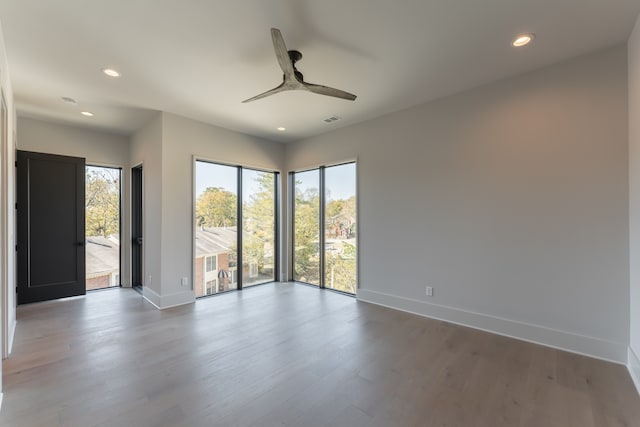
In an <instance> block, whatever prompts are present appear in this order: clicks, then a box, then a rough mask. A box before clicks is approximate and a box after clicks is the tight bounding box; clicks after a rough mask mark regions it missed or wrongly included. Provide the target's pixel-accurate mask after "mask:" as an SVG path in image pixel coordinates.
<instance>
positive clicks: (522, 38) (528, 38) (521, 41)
mask: <svg viewBox="0 0 640 427" xmlns="http://www.w3.org/2000/svg"><path fill="white" fill-rule="evenodd" d="M535 38H536V35H535V34H533V33H529V34H520V35H519V36H517V37H516V38H515V39H513V40H512V41H511V46H513V47H522V46H526V45H528V44H529V43H531V42H532V41H533V39H535Z"/></svg>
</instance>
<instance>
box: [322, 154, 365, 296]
mask: <svg viewBox="0 0 640 427" xmlns="http://www.w3.org/2000/svg"><path fill="white" fill-rule="evenodd" d="M324 183H325V187H324V189H325V211H324V218H325V229H324V237H325V247H324V251H325V252H324V253H325V263H324V265H325V276H324V283H325V287H326V288H329V289H336V290H340V291H343V292H349V293H351V294H355V293H356V288H357V269H356V258H357V257H356V254H357V244H356V218H357V216H356V164H355V163H348V164H344V165H338V166H332V167H328V168H326V169H325V171H324Z"/></svg>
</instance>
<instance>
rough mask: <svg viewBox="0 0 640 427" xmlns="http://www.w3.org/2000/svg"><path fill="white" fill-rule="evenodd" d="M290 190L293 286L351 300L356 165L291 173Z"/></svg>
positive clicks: (354, 279) (354, 272) (354, 285)
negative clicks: (339, 293)
mask: <svg viewBox="0 0 640 427" xmlns="http://www.w3.org/2000/svg"><path fill="white" fill-rule="evenodd" d="M291 184H292V187H293V191H292V194H293V206H292V210H293V239H292V240H293V248H294V250H293V263H292V264H293V278H294V280H296V281H299V282H304V283H308V284H312V285H316V286H320V287H322V288H328V289H334V290H339V291H342V292H347V293H351V294H355V293H356V289H357V264H356V262H357V240H356V232H357V231H356V218H357V212H356V164H355V163H345V164H340V165H335V166H328V167H324V166H323V167H320V168H318V169H313V170H308V171H302V172H295V173H292V174H291Z"/></svg>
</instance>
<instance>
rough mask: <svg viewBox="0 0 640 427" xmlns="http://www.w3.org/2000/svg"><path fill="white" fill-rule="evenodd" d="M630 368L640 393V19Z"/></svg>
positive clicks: (632, 89) (635, 62)
mask: <svg viewBox="0 0 640 427" xmlns="http://www.w3.org/2000/svg"><path fill="white" fill-rule="evenodd" d="M628 52H629V224H630V245H629V249H630V254H629V257H630V263H631V277H630V295H629V301H630V303H629V305H630V310H631V322H630V329H631V330H630V334H631V337H630V350H629V368H630V371H631V372H632V375H633V376H634V380H635V382H636V386H637V387H638V390H639V391H640V17H639V18H638V21H637V23H636V27H635V30H634V31H633V33H632V35H631V37H630V38H629V45H628Z"/></svg>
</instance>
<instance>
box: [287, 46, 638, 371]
mask: <svg viewBox="0 0 640 427" xmlns="http://www.w3.org/2000/svg"><path fill="white" fill-rule="evenodd" d="M355 157H357V158H358V183H359V192H358V197H359V225H358V230H359V237H360V240H359V243H360V247H359V256H360V258H359V260H360V265H359V266H360V268H359V271H360V277H359V280H360V290H359V292H358V298H359V299H361V300H365V301H371V302H375V303H378V304H384V305H389V306H392V307H395V308H399V309H403V310H408V311H412V312H416V313H419V314H423V315H427V316H432V317H437V318H442V319H446V320H450V321H453V322H457V323H462V324H467V325H470V326H474V327H477V328H482V329H487V330H491V331H494V332H497V333H501V334H506V335H512V336H515V337H519V338H522V339H526V340H530V341H535V342H540V343H543V344H546V345H551V346H555V347H560V348H565V349H568V350H571V351H575V352H580V353H586V354H590V355H593V356H596V357H600V358H605V359H611V360H615V361H618V362H624V361H626V357H627V343H628V340H629V335H628V325H629V303H628V283H629V265H628V240H629V235H628V203H627V202H628V185H627V171H628V165H627V63H626V49H625V47H624V46H621V47H616V48H612V49H608V50H605V51H602V52H598V53H594V54H592V55H588V56H584V57H580V58H577V59H574V60H571V61H567V62H564V63H561V64H557V65H554V66H551V67H547V68H544V69H541V70H538V71H535V72H532V73H528V74H525V75H522V76H519V77H516V78H511V79H508V80H504V81H500V82H496V83H494V84H490V85H487V86H484V87H481V88H478V89H475V90H472V91H468V92H464V93H462V94H458V95H455V96H451V97H448V98H445V99H441V100H437V101H435V102H432V103H429V104H426V105H423V106H419V107H415V108H412V109H409V110H405V111H402V112H399V113H395V114H392V115H389V116H385V117H381V118H378V119H375V120H373V121H370V122H367V123H363V124H360V125H355V126H352V127H349V128H345V129H341V130H337V131H335V132H332V133H328V134H324V135H321V136H318V137H314V138H310V139H307V140H304V141H301V142H299V143H295V144H291V145H288V146H287V147H286V166H287V168H288V169H289V170H293V169H299V168H303V167H305V166H309V165H317V164H319V163H332V162H337V161H340V160H344V159H352V158H355ZM426 285H430V286H433V287H434V296H433V297H432V298H428V297H426V295H425V286H426Z"/></svg>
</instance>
